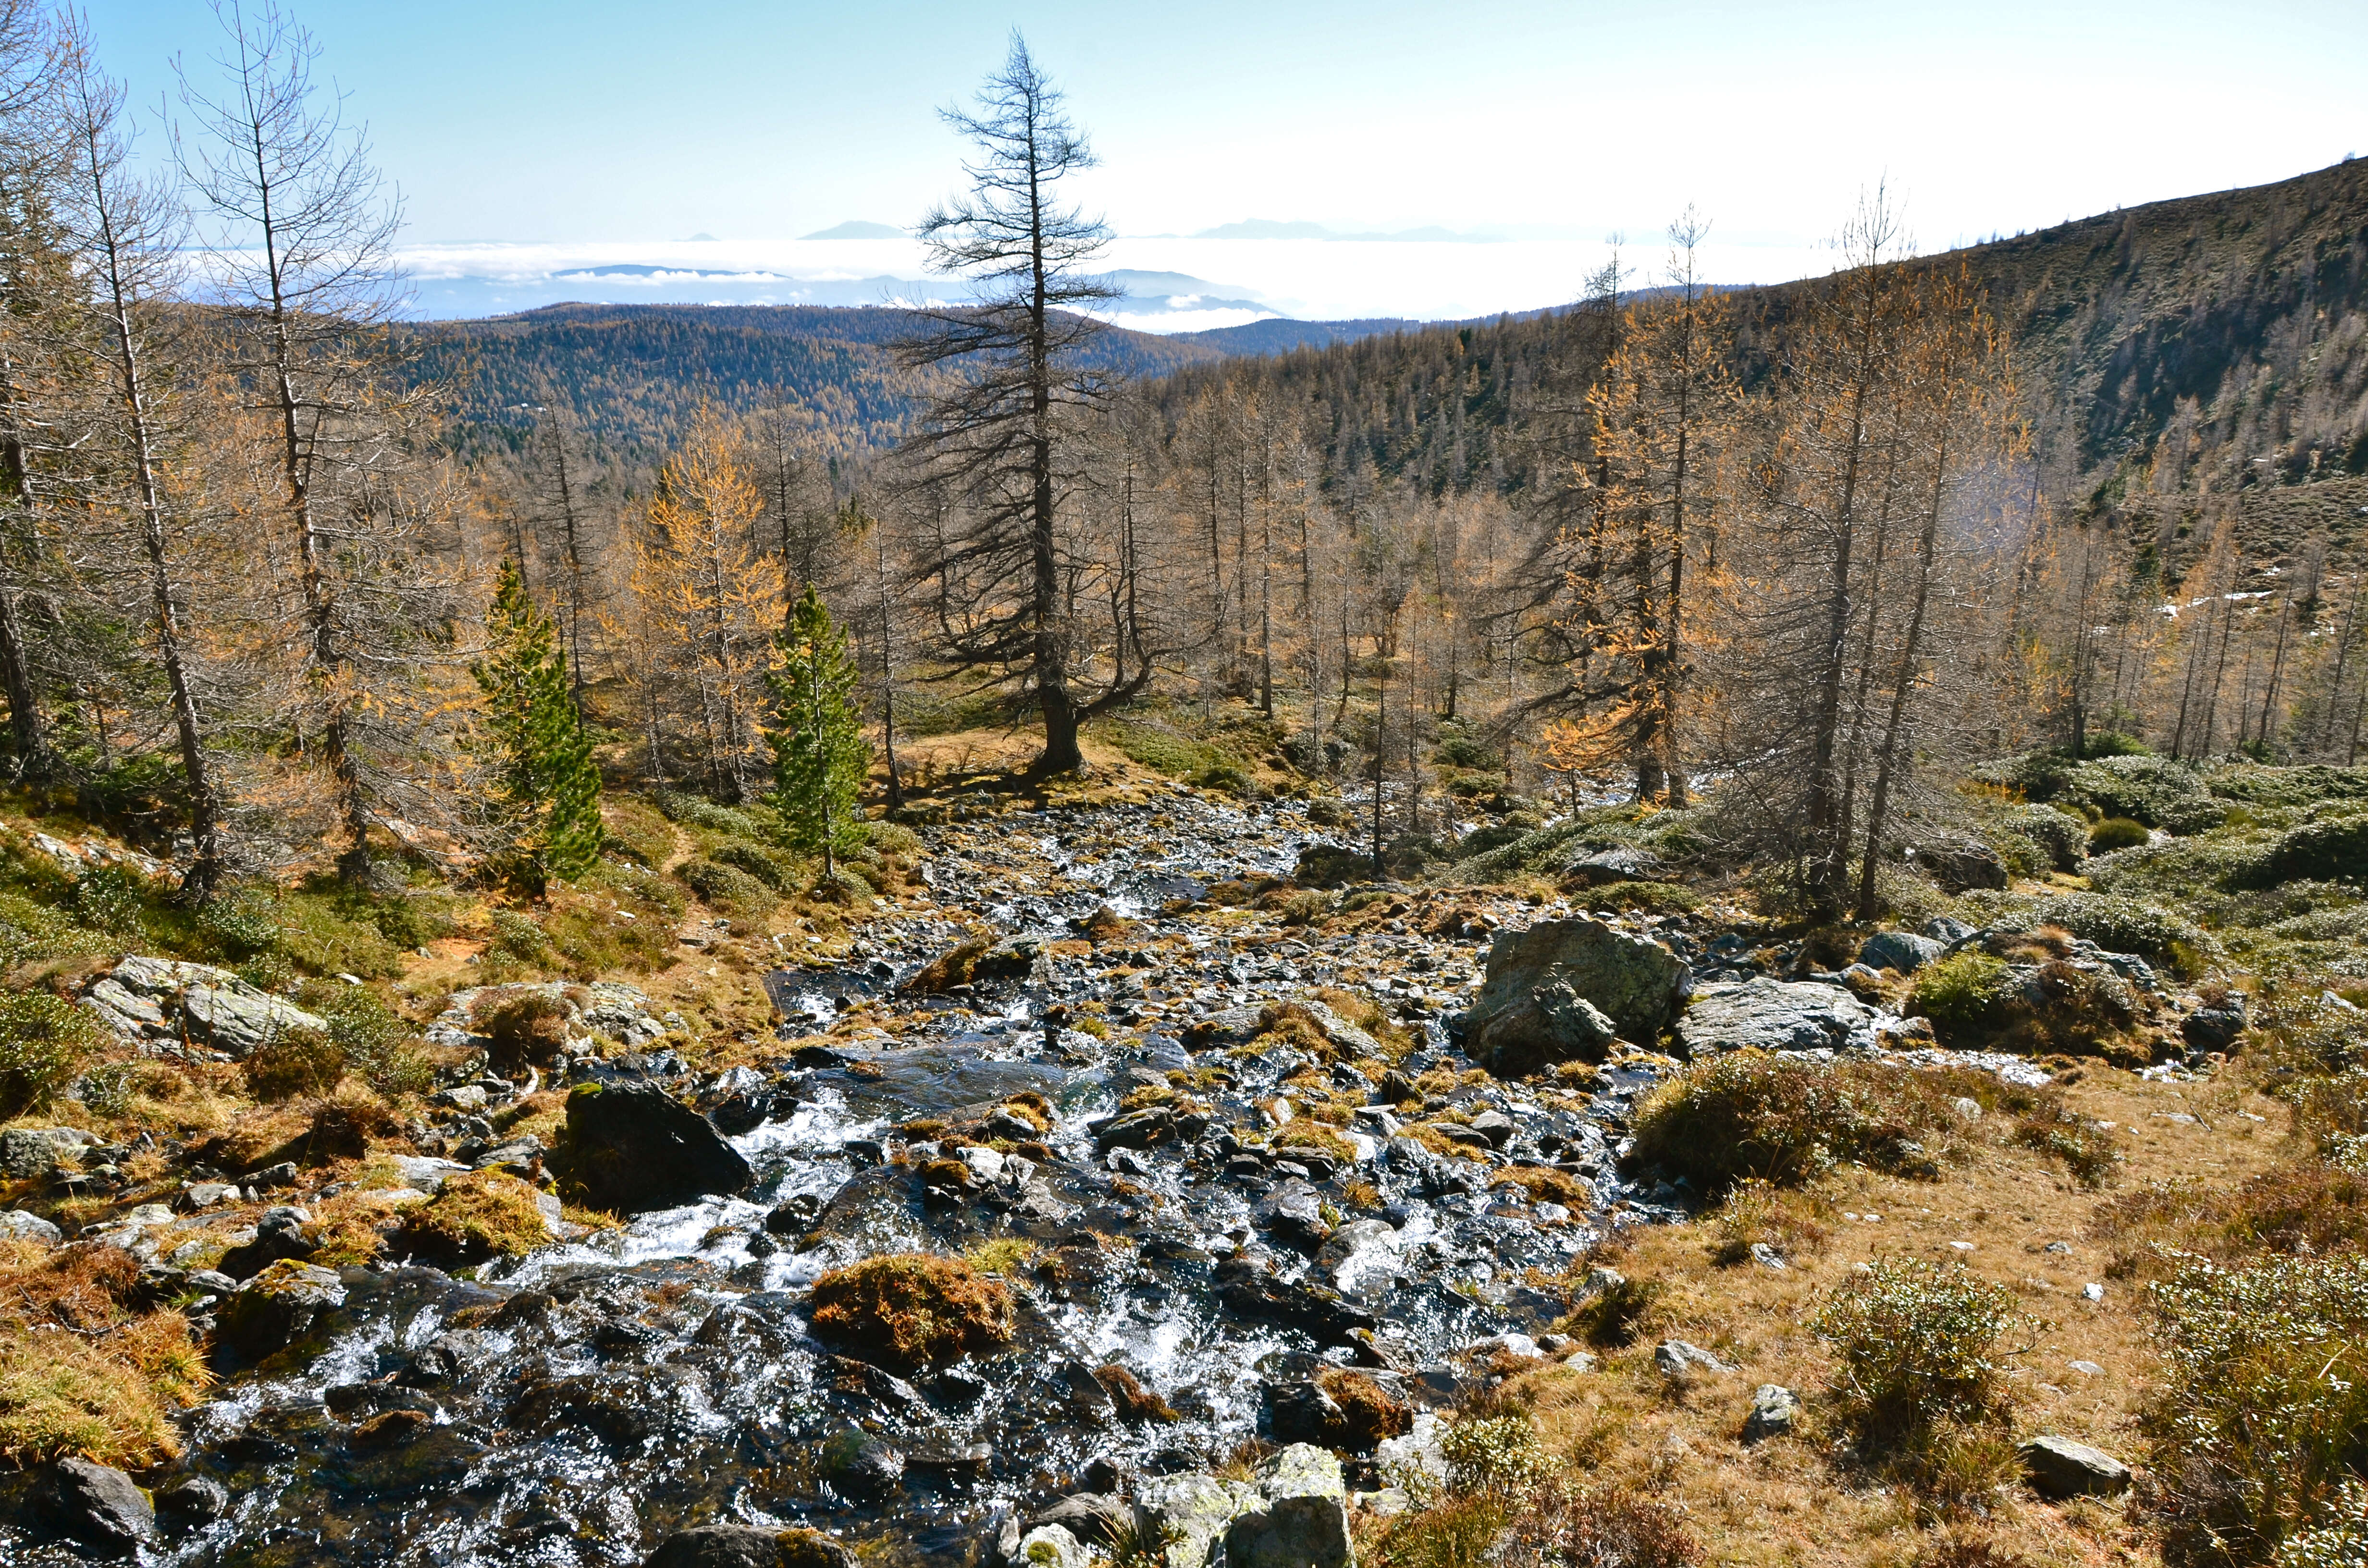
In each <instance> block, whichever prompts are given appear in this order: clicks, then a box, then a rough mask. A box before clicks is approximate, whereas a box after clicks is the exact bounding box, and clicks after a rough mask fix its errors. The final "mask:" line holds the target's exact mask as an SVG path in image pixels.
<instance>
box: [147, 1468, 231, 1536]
mask: <svg viewBox="0 0 2368 1568" xmlns="http://www.w3.org/2000/svg"><path fill="white" fill-rule="evenodd" d="M156 1506H157V1508H158V1510H159V1511H161V1512H163V1513H165V1514H166V1515H169V1516H170V1517H173V1518H176V1519H178V1520H180V1521H181V1522H183V1523H184V1524H192V1525H201V1524H208V1523H211V1521H213V1520H215V1519H219V1518H221V1517H222V1516H223V1515H224V1514H227V1513H229V1512H230V1488H228V1487H227V1486H224V1485H223V1484H222V1483H221V1482H219V1481H213V1480H210V1479H208V1478H207V1477H205V1476H202V1475H192V1476H190V1477H188V1479H187V1480H184V1481H179V1482H176V1483H174V1484H173V1485H171V1486H168V1487H166V1488H165V1490H164V1491H162V1492H159V1493H158V1494H156Z"/></svg>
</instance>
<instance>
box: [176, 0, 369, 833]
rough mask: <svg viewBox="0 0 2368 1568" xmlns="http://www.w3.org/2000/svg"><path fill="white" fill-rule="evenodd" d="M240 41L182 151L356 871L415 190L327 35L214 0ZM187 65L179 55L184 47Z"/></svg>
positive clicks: (365, 808)
mask: <svg viewBox="0 0 2368 1568" xmlns="http://www.w3.org/2000/svg"><path fill="white" fill-rule="evenodd" d="M212 4H213V9H214V15H215V17H216V19H217V20H218V21H219V22H220V23H221V24H222V33H223V38H224V44H223V48H222V52H221V53H220V54H219V55H217V56H216V57H215V63H216V64H217V66H218V67H219V68H220V81H219V83H218V85H214V86H211V87H201V86H199V85H198V84H196V83H194V82H192V81H191V80H190V78H189V77H188V74H186V73H184V74H182V76H181V102H182V105H183V107H184V108H186V109H187V110H188V113H189V114H190V116H191V117H192V118H193V119H194V120H195V121H196V123H197V125H198V127H199V132H200V139H199V142H198V143H197V144H196V146H195V147H194V148H189V147H187V146H185V147H183V148H182V156H181V165H182V168H183V171H184V174H185V175H186V176H187V177H188V180H189V182H190V184H191V185H192V187H194V188H195V189H196V190H197V191H198V193H199V195H200V196H201V197H202V198H203V199H204V201H205V203H206V204H207V206H208V207H209V208H210V209H211V212H212V214H213V217H214V219H215V220H216V222H217V224H218V228H219V232H218V233H217V235H216V238H217V240H218V241H219V242H220V243H219V244H218V245H217V248H216V250H215V252H214V255H213V256H212V258H211V260H212V266H213V267H214V271H215V277H214V278H213V280H212V281H213V283H214V285H215V287H216V289H217V290H218V291H219V295H220V298H221V300H222V303H223V304H224V305H225V306H226V308H227V310H228V312H229V314H230V317H231V320H232V323H233V327H234V329H235V331H234V337H233V342H234V349H233V353H234V355H235V357H236V360H237V365H238V369H240V370H241V371H242V372H243V373H244V374H245V377H247V378H248V380H249V381H250V382H251V384H252V386H253V387H254V389H255V398H256V406H257V408H258V410H259V411H260V412H263V413H265V414H267V415H268V416H269V417H270V419H271V421H272V424H273V426H274V432H275V436H274V439H275V445H276V447H277V457H278V462H277V467H278V469H279V487H280V502H281V506H282V508H283V509H284V512H285V515H286V518H287V524H288V527H289V528H290V530H291V532H292V534H293V538H294V544H295V551H294V556H295V570H296V577H297V588H298V594H299V597H300V600H301V605H300V612H299V621H300V627H301V636H302V643H303V647H304V650H305V663H306V669H305V681H306V686H307V689H308V694H309V697H310V701H309V702H308V703H307V704H306V706H307V707H308V708H309V710H310V714H309V717H310V721H311V722H310V724H309V725H308V726H307V727H308V728H310V729H311V730H312V731H313V733H312V734H310V735H307V736H306V737H305V739H306V741H307V742H308V744H309V743H313V742H317V744H318V745H319V746H320V749H321V755H322V759H323V761H324V763H325V764H326V766H327V768H328V771H329V775H330V777H331V778H332V780H333V782H334V790H335V794H336V811H337V814H338V816H339V818H340V819H341V822H342V824H343V827H344V831H345V834H346V836H347V848H346V851H345V854H344V856H343V857H342V858H341V862H340V864H341V866H342V868H343V869H344V870H345V873H346V874H347V876H348V877H359V876H361V875H363V874H366V873H367V871H368V870H369V867H370V790H369V786H368V784H367V782H366V780H365V778H364V763H363V758H362V756H360V752H359V745H358V744H357V742H358V737H357V735H356V733H355V730H356V727H357V725H356V716H357V711H358V710H359V709H361V708H362V707H364V706H365V705H366V703H367V698H366V695H365V688H366V683H365V680H364V679H363V678H362V677H363V672H361V671H360V670H359V669H358V668H357V665H356V661H357V656H358V654H359V653H360V652H361V651H362V650H361V649H360V648H359V647H358V646H357V643H358V642H359V636H358V631H359V628H358V627H357V624H356V617H357V614H358V612H359V611H360V610H361V608H362V607H361V606H360V605H359V604H358V603H357V602H356V600H357V598H358V597H359V596H358V593H357V586H358V585H356V584H355V583H354V582H353V581H352V573H351V571H350V570H349V569H348V568H349V566H350V565H351V564H352V563H353V562H355V561H356V559H357V558H358V557H359V555H360V554H362V553H364V552H361V551H357V550H356V549H355V548H354V540H353V537H352V536H353V531H354V528H355V525H356V522H357V520H358V518H368V517H370V516H371V513H370V510H369V509H367V506H365V508H364V509H360V510H358V509H357V508H356V507H355V506H353V505H351V502H352V499H353V496H354V494H355V492H356V491H357V490H359V489H361V488H366V487H367V485H368V483H369V482H370V478H371V477H372V476H373V473H374V471H376V470H378V469H380V468H381V467H382V466H383V465H384V463H385V462H386V460H388V459H389V458H390V456H391V455H392V452H391V448H392V445H393V443H392V441H391V437H390V429H389V419H388V415H389V414H390V412H391V411H390V410H389V408H388V407H387V402H388V389H387V386H386V384H385V377H384V372H385V370H386V369H387V354H388V347H389V345H388V340H387V338H386V336H385V335H384V334H383V333H381V332H380V331H378V330H376V329H378V328H380V327H381V325H382V324H384V323H385V321H386V320H387V319H388V318H389V317H390V316H392V315H393V312H395V310H396V308H397V307H398V305H399V304H400V302H401V298H402V296H401V294H400V292H399V279H398V278H397V275H396V273H395V270H394V267H393V257H392V245H393V239H394V235H395V233H396V232H397V230H398V228H399V227H400V225H401V222H402V210H401V206H400V203H399V202H397V201H396V200H394V199H393V198H392V197H391V196H390V195H389V194H388V193H387V192H386V190H385V187H384V182H383V180H382V179H381V176H380V174H379V172H378V170H377V168H376V167H375V166H374V165H372V163H371V162H370V144H369V141H368V138H367V137H366V136H365V135H364V134H363V133H362V131H360V130H359V128H356V129H351V130H349V129H348V128H347V126H346V124H345V122H344V118H343V106H342V103H341V102H340V100H339V99H338V98H337V97H336V96H335V95H334V94H327V93H324V92H322V91H321V90H319V89H318V88H317V87H316V86H315V85H314V82H313V67H314V65H315V64H316V63H317V62H318V61H319V59H320V55H321V46H320V44H319V43H318V42H317V41H316V40H314V39H313V35H312V34H311V33H310V32H308V31H306V30H305V29H304V28H302V26H300V25H299V24H298V23H297V22H296V20H295V19H294V18H293V17H290V15H289V14H288V13H287V12H285V11H283V10H281V9H280V8H279V4H278V0H256V4H254V5H253V6H249V5H248V4H247V0H212ZM176 63H177V62H176Z"/></svg>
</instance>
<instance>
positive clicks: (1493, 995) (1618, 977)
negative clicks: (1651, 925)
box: [1463, 920, 1693, 1077]
mask: <svg viewBox="0 0 2368 1568" xmlns="http://www.w3.org/2000/svg"><path fill="white" fill-rule="evenodd" d="M1692 979H1693V976H1692V971H1691V970H1689V969H1688V968H1687V967H1686V964H1685V960H1682V959H1680V958H1679V957H1678V956H1677V955H1676V954H1674V953H1672V952H1670V951H1669V950H1668V949H1667V948H1665V947H1663V946H1661V945H1660V944H1659V943H1658V942H1655V941H1651V940H1648V939H1647V938H1645V937H1636V936H1631V935H1629V934H1628V933H1626V932H1624V931H1617V930H1614V929H1613V928H1612V927H1611V926H1607V925H1605V924H1604V923H1603V922H1601V921H1600V920H1547V921H1542V922H1540V923H1539V924H1537V925H1535V926H1531V927H1530V928H1529V929H1528V930H1526V931H1508V932H1506V933H1504V934H1503V935H1502V936H1499V937H1497V940H1496V942H1495V943H1494V944H1493V945H1492V946H1491V947H1490V948H1489V949H1488V973H1487V978H1486V981H1485V982H1484V983H1482V985H1481V987H1480V994H1479V996H1478V997H1477V999H1475V1000H1474V1002H1473V1004H1472V1007H1471V1010H1470V1011H1469V1012H1467V1013H1465V1014H1464V1015H1463V1048H1464V1050H1465V1051H1467V1052H1469V1053H1470V1055H1471V1057H1472V1059H1473V1060H1474V1062H1479V1063H1480V1064H1481V1065H1482V1066H1484V1067H1486V1068H1487V1069H1488V1070H1489V1071H1490V1072H1492V1073H1495V1074H1497V1075H1498V1076H1499V1077H1519V1076H1520V1075H1521V1074H1527V1073H1534V1072H1536V1071H1537V1070H1538V1069H1540V1068H1541V1067H1545V1066H1549V1065H1551V1064H1553V1063H1554V1062H1567V1061H1571V1060H1574V1059H1577V1060H1581V1061H1588V1062H1600V1061H1602V1060H1603V1059H1604V1057H1605V1055H1606V1054H1607V1053H1608V1052H1609V1051H1610V1049H1611V1041H1612V1040H1613V1039H1614V1038H1617V1039H1621V1040H1633V1041H1634V1042H1636V1043H1637V1044H1640V1045H1642V1044H1650V1043H1651V1042H1652V1041H1653V1040H1655V1039H1656V1037H1657V1036H1658V1035H1659V1034H1660V1032H1661V1031H1662V1030H1663V1029H1665V1028H1668V1026H1669V1023H1670V1020H1672V1019H1673V1018H1675V1017H1677V1015H1678V1009H1679V1007H1681V1006H1684V1004H1685V998H1686V994H1687V992H1688V991H1689V990H1690V989H1691V985H1692Z"/></svg>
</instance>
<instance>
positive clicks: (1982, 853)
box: [1900, 838, 2008, 893]
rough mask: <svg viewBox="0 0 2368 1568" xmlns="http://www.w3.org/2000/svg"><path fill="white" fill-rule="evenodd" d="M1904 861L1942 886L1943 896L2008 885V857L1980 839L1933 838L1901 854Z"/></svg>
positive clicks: (1908, 848) (1902, 851)
mask: <svg viewBox="0 0 2368 1568" xmlns="http://www.w3.org/2000/svg"><path fill="white" fill-rule="evenodd" d="M1900 853H1901V858H1904V859H1906V860H1907V861H1909V862H1910V863H1912V864H1914V865H1916V866H1918V867H1921V868H1922V869H1923V870H1924V873H1925V874H1926V875H1927V876H1929V877H1930V878H1931V879H1932V880H1933V881H1936V882H1938V883H1940V884H1941V892H1952V893H1954V892H1973V891H1974V890H1975V889H1976V888H1987V889H1993V890H1994V889H1998V888H2003V887H2005V886H2006V885H2007V881H2008V878H2007V867H2006V857H2004V856H2003V855H2000V854H1999V853H1998V851H1997V850H1995V849H1993V848H1991V847H1990V846H1988V845H1987V844H1984V843H1983V842H1982V841H1981V840H1980V839H1978V838H1933V839H1928V840H1926V841H1925V842H1923V843H1921V844H1915V845H1910V846H1907V847H1905V848H1904V849H1902V850H1901V852H1900Z"/></svg>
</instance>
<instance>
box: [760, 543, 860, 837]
mask: <svg viewBox="0 0 2368 1568" xmlns="http://www.w3.org/2000/svg"><path fill="white" fill-rule="evenodd" d="M773 646H774V649H775V651H776V652H777V653H779V654H780V663H779V665H778V666H777V667H776V668H775V669H774V670H773V671H772V673H771V674H770V675H768V676H767V677H766V679H767V681H768V683H769V684H770V685H771V687H772V688H773V700H774V723H773V727H772V729H771V731H770V732H769V738H770V740H771V741H772V744H773V786H774V788H773V804H774V806H775V807H776V808H777V809H778V810H779V811H780V813H781V822H782V835H783V837H785V838H786V839H787V840H788V842H789V844H790V846H791V847H792V848H795V849H799V850H803V851H804V852H805V853H806V854H809V855H811V854H814V853H816V852H819V853H820V854H821V856H822V865H823V880H824V881H825V882H828V881H835V880H836V879H837V874H838V857H840V856H841V855H844V854H846V853H847V852H848V851H849V850H851V849H856V848H860V846H862V844H863V842H864V841H865V840H866V839H867V838H869V837H870V836H871V824H868V823H866V822H865V821H864V820H863V814H862V812H860V811H859V810H858V809H857V798H858V797H859V795H860V793H861V791H862V789H863V775H864V773H865V771H866V769H867V768H868V767H870V764H871V747H870V745H869V744H866V742H865V741H864V738H863V725H862V722H861V720H860V718H859V717H858V715H857V713H856V707H855V686H856V681H857V678H858V676H857V672H856V668H855V662H854V661H853V660H851V659H849V658H848V656H847V633H846V632H845V631H841V630H840V629H839V628H838V627H837V625H836V624H835V623H834V622H833V621H832V619H831V617H830V611H829V610H828V609H827V608H825V607H824V605H823V602H822V599H821V598H820V597H818V596H817V595H816V594H815V593H814V585H813V584H811V583H809V584H807V585H806V591H805V593H804V595H803V597H800V598H799V600H798V602H797V603H796V604H795V605H794V606H793V607H791V610H790V619H789V624H788V625H786V626H784V627H782V628H781V630H780V631H778V632H776V633H775V634H774V637H773Z"/></svg>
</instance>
